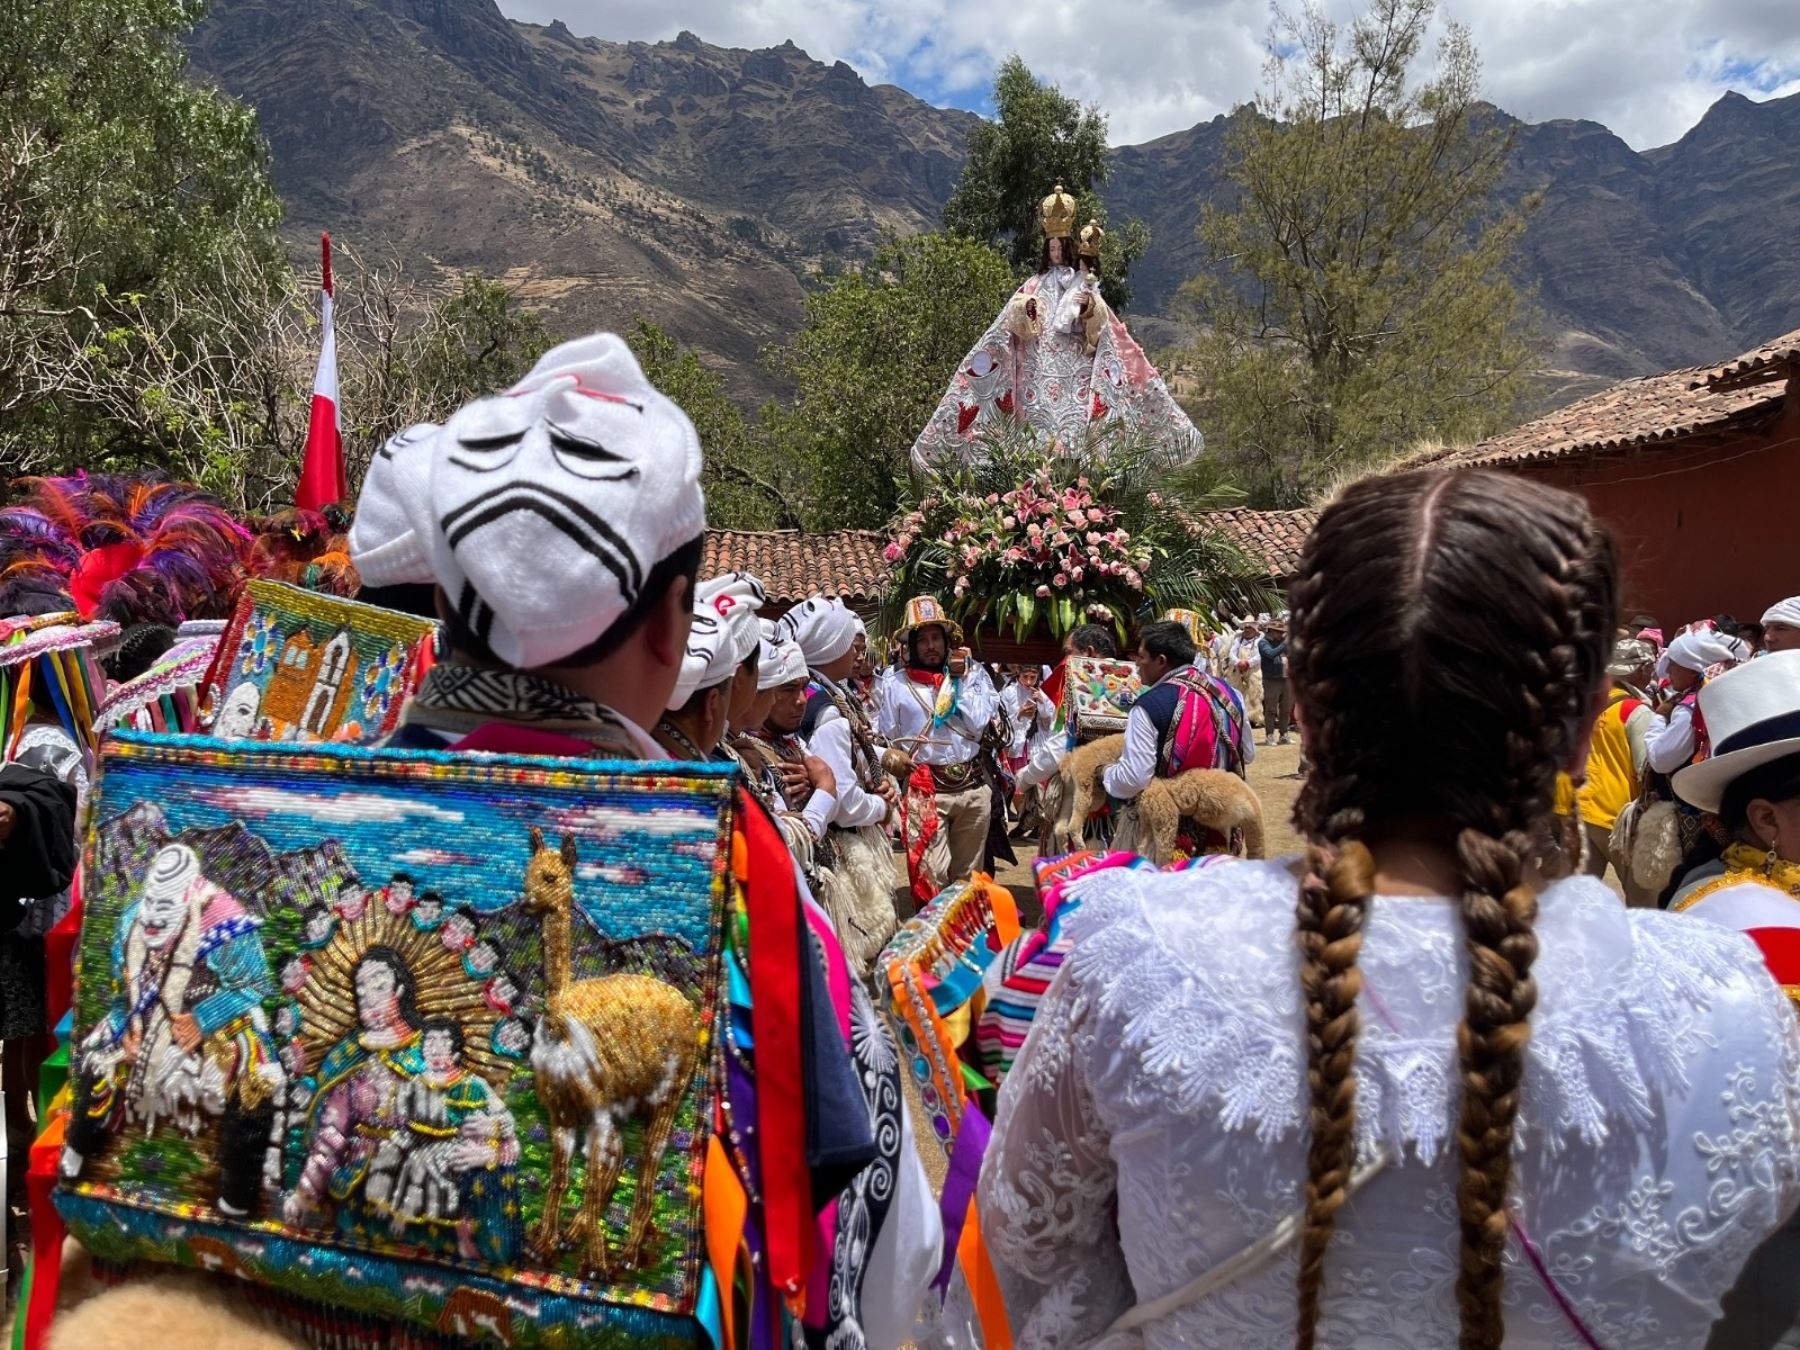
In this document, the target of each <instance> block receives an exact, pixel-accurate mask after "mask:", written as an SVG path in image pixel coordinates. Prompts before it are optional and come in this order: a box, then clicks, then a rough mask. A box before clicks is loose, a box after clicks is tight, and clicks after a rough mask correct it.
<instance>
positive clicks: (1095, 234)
mask: <svg viewBox="0 0 1800 1350" xmlns="http://www.w3.org/2000/svg"><path fill="white" fill-rule="evenodd" d="M1105 242H1106V231H1105V230H1103V229H1101V228H1100V222H1099V221H1097V220H1095V219H1093V218H1092V217H1089V219H1088V223H1087V224H1085V225H1083V226H1082V227H1081V245H1080V247H1079V248H1077V249H1076V250H1075V251H1076V253H1078V254H1079V255H1080V256H1081V257H1083V258H1098V257H1099V256H1100V245H1102V244H1104V243H1105Z"/></svg>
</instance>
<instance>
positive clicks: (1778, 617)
mask: <svg viewBox="0 0 1800 1350" xmlns="http://www.w3.org/2000/svg"><path fill="white" fill-rule="evenodd" d="M1762 630H1763V654H1764V655H1765V656H1767V655H1770V654H1771V653H1774V652H1800V595H1794V596H1789V597H1788V598H1787V599H1786V600H1783V601H1781V602H1780V603H1778V604H1774V605H1770V606H1769V608H1768V611H1767V612H1766V613H1765V614H1764V615H1763V616H1762Z"/></svg>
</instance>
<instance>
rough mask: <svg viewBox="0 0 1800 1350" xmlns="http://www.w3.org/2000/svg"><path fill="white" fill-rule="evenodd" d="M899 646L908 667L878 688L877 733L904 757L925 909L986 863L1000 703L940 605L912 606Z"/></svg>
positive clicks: (913, 871) (915, 881)
mask: <svg viewBox="0 0 1800 1350" xmlns="http://www.w3.org/2000/svg"><path fill="white" fill-rule="evenodd" d="M894 640H895V641H897V642H902V643H904V644H905V647H906V665H905V667H904V668H902V669H898V670H890V671H888V672H887V673H886V674H885V675H883V676H882V677H881V682H880V683H879V684H877V685H876V687H875V709H876V716H875V729H876V732H877V733H878V734H879V735H880V736H881V737H882V738H883V739H884V740H885V741H887V743H888V744H889V745H891V746H893V747H895V748H896V750H898V751H899V752H900V754H899V756H898V757H897V758H896V759H895V760H894V762H893V767H894V769H895V770H896V771H897V772H899V773H900V775H901V777H902V779H903V781H904V782H905V784H906V797H905V801H904V802H903V803H902V806H901V810H900V824H901V837H902V839H903V841H904V843H905V845H906V870H907V875H908V879H909V880H910V882H911V886H912V895H913V899H914V900H915V901H916V902H917V903H918V904H920V905H924V904H926V903H927V902H928V901H930V900H931V899H932V897H933V896H935V895H937V894H938V893H939V892H940V891H942V890H944V889H945V888H947V887H949V886H951V885H953V884H955V883H956V882H959V881H965V880H967V879H968V877H969V876H970V875H971V874H972V873H973V872H974V870H975V868H976V867H977V865H979V863H980V861H981V850H982V848H983V846H984V845H985V844H986V843H987V835H988V822H989V820H990V818H991V813H992V809H993V797H992V793H991V790H990V788H989V786H988V783H987V781H986V779H984V778H983V777H982V774H981V764H980V754H981V738H982V735H983V733H984V732H985V731H986V730H987V725H988V722H989V721H990V719H992V717H993V715H994V708H995V706H996V703H997V701H998V698H999V696H998V695H997V694H996V693H995V692H994V684H993V681H992V680H990V679H989V678H988V673H987V670H986V669H985V668H984V667H983V666H982V665H981V664H980V663H979V662H977V661H973V660H971V659H970V656H969V650H968V648H966V647H964V646H963V645H962V641H963V633H962V627H961V626H960V625H959V624H957V623H955V622H953V621H952V620H951V619H950V618H949V616H948V615H946V614H945V613H944V607H943V606H942V605H941V604H939V603H938V601H937V600H936V599H935V598H934V597H932V596H929V595H921V596H915V597H914V598H913V599H911V600H908V601H907V602H906V615H905V621H904V622H903V623H902V624H901V625H900V627H899V628H898V629H897V630H896V631H895V633H894Z"/></svg>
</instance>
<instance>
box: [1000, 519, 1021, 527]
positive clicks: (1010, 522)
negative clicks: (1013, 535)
mask: <svg viewBox="0 0 1800 1350" xmlns="http://www.w3.org/2000/svg"><path fill="white" fill-rule="evenodd" d="M1000 523H1001V524H1002V525H1004V526H1005V527H1006V528H1007V529H1009V530H1016V529H1018V528H1019V518H1018V517H1017V516H1006V517H1004V518H1002V520H1001V521H1000Z"/></svg>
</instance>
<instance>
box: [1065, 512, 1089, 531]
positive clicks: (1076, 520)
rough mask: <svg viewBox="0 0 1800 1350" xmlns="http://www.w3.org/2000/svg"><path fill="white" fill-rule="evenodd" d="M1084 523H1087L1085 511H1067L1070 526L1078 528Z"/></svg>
mask: <svg viewBox="0 0 1800 1350" xmlns="http://www.w3.org/2000/svg"><path fill="white" fill-rule="evenodd" d="M1085 524H1087V514H1086V513H1085V512H1082V511H1071V512H1069V525H1070V528H1072V529H1077V530H1079V529H1080V528H1081V527H1082V526H1083V525H1085Z"/></svg>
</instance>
